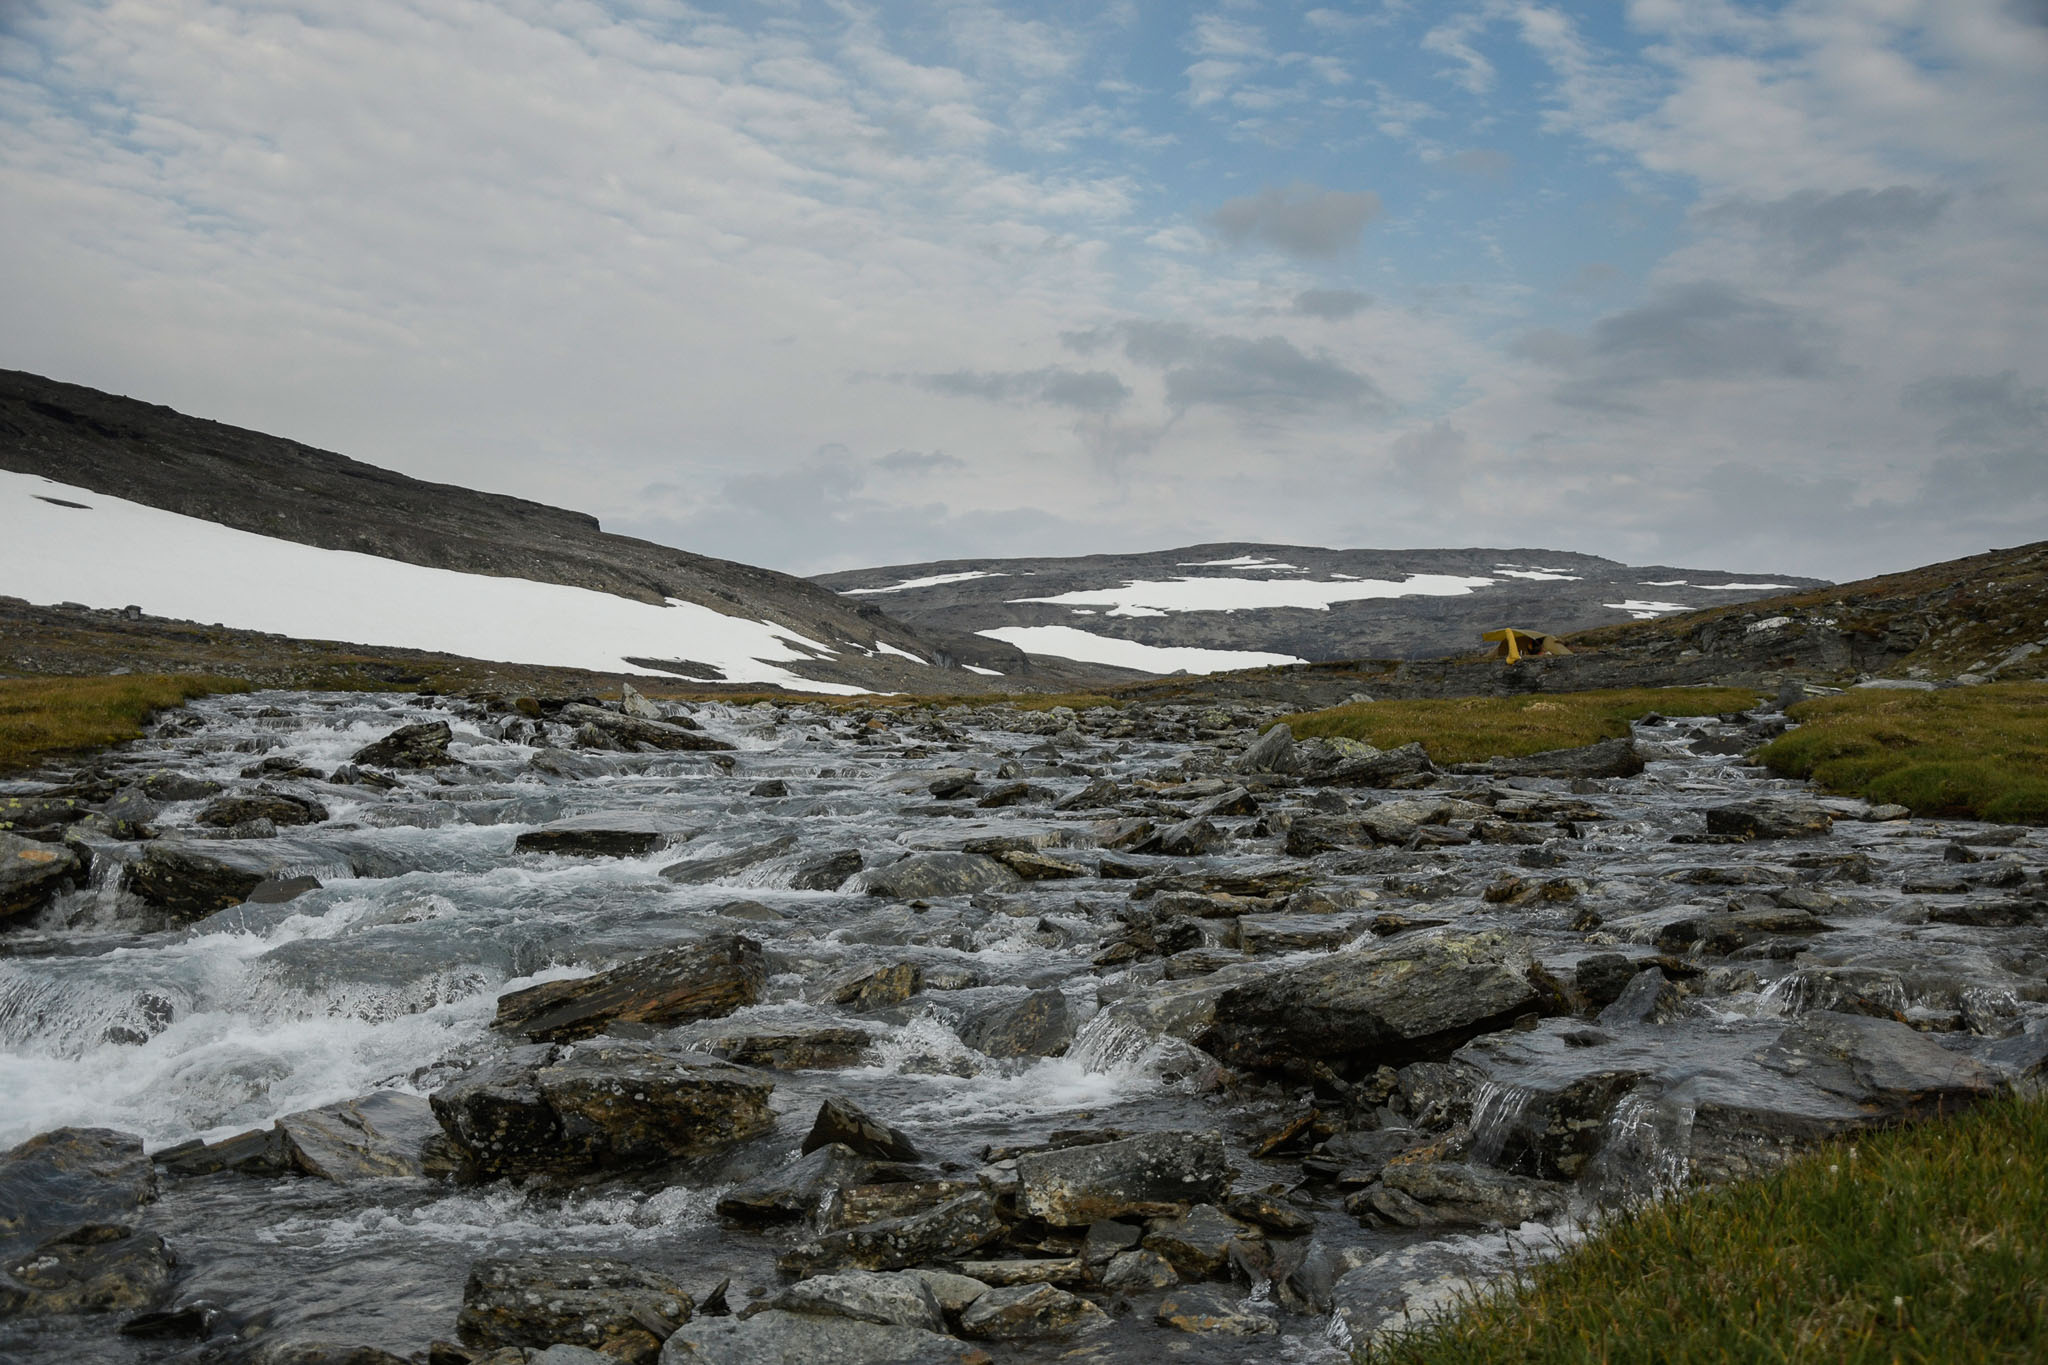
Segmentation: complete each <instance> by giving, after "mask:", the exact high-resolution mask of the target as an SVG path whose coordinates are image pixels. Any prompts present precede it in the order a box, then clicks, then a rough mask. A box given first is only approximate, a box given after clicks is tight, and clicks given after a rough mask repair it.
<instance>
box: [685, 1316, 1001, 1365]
mask: <svg viewBox="0 0 2048 1365" xmlns="http://www.w3.org/2000/svg"><path fill="white" fill-rule="evenodd" d="M661 1365H990V1356H989V1354H988V1352H986V1351H984V1350H982V1349H980V1348H979V1347H977V1346H971V1345H969V1344H968V1343H966V1342H964V1341H955V1340H954V1339H953V1338H951V1337H948V1336H942V1335H940V1334H939V1333H937V1332H930V1331H926V1330H924V1329H923V1328H918V1327H899V1326H886V1325H884V1324H881V1323H874V1322H858V1321H855V1320H853V1319H850V1318H844V1317H837V1316H823V1315H817V1314H810V1313H792V1312H789V1311H787V1310H784V1309H780V1308H775V1309H770V1310H769V1311H767V1312H765V1313H760V1314H757V1315H755V1316H753V1317H750V1318H744V1319H742V1318H700V1319H698V1320H697V1321H695V1322H692V1323H690V1324H688V1325H687V1326H685V1327H683V1328H681V1329H679V1330H678V1331H677V1332H676V1333H675V1335H674V1336H671V1337H670V1338H669V1339H668V1341H667V1343H666V1344H665V1345H663V1347H662V1348H661Z"/></svg>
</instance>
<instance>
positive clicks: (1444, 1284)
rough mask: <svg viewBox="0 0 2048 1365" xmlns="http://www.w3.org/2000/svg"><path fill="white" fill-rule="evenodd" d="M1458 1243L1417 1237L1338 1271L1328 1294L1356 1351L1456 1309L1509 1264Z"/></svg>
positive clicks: (1346, 1337)
mask: <svg viewBox="0 0 2048 1365" xmlns="http://www.w3.org/2000/svg"><path fill="white" fill-rule="evenodd" d="M1507 1268H1508V1267H1507V1266H1499V1265H1496V1264H1494V1263H1493V1262H1491V1261H1489V1260H1488V1259H1487V1258H1485V1257H1484V1256H1483V1255H1482V1254H1481V1253H1479V1252H1477V1251H1476V1250H1475V1249H1473V1248H1471V1247H1469V1246H1467V1245H1461V1244H1459V1243H1457V1242H1419V1243H1417V1244H1415V1245H1413V1246H1405V1247H1399V1248H1396V1249H1395V1250H1393V1251H1388V1252H1384V1253H1382V1254H1381V1255H1379V1256H1376V1257H1374V1258H1373V1259H1372V1260H1370V1261H1368V1262H1366V1263H1365V1264H1364V1265H1362V1266H1359V1267H1358V1268H1356V1269H1355V1270H1351V1271H1349V1272H1347V1273H1345V1274H1344V1275H1342V1276H1340V1277H1339V1278H1338V1280H1337V1281H1336V1283H1335V1285H1334V1286H1333V1287H1332V1289H1331V1293H1330V1298H1331V1301H1332V1305H1333V1307H1334V1309H1335V1311H1336V1315H1337V1320H1338V1321H1339V1322H1340V1323H1342V1325H1343V1327H1344V1329H1345V1333H1346V1335H1345V1336H1344V1337H1343V1338H1342V1340H1344V1341H1345V1342H1347V1343H1348V1344H1349V1345H1350V1346H1351V1347H1352V1348H1353V1349H1354V1350H1358V1349H1369V1348H1371V1347H1373V1346H1377V1345H1384V1344H1385V1343H1387V1342H1388V1341H1390V1340H1391V1339H1393V1338H1395V1337H1398V1336H1401V1335H1403V1334H1405V1333H1407V1332H1410V1331H1413V1330H1414V1329H1416V1328H1418V1327H1422V1326H1425V1325H1426V1324H1427V1323H1428V1322H1430V1321H1431V1320H1432V1319H1434V1318H1437V1317H1439V1316H1442V1315H1444V1314H1446V1313H1452V1312H1456V1311H1457V1310H1458V1309H1459V1308H1461V1307H1462V1306H1463V1305H1464V1304H1465V1303H1467V1302H1469V1301H1470V1299H1471V1298H1472V1297H1473V1296H1474V1295H1476V1294H1477V1293H1479V1292H1480V1291H1482V1290H1483V1289H1485V1288H1486V1286H1487V1284H1488V1283H1489V1282H1490V1281H1491V1279H1492V1278H1493V1276H1494V1275H1495V1274H1496V1273H1498V1271H1499V1270H1502V1269H1507Z"/></svg>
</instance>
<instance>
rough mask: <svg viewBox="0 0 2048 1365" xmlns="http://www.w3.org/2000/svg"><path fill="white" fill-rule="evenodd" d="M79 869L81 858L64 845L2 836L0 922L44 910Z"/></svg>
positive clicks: (0, 843) (13, 836)
mask: <svg viewBox="0 0 2048 1365" xmlns="http://www.w3.org/2000/svg"><path fill="white" fill-rule="evenodd" d="M79 870H80V869H79V862H78V855H77V854H76V853H73V852H72V851H71V850H70V849H68V848H66V847H64V845H62V844H45V843H41V842H38V841H37V840H34V839H24V838H22V837H21V836H20V835H18V834H6V833H0V922H5V921H7V920H10V919H14V918H16V917H17V916H23V915H29V914H33V913H34V912H35V911H37V910H40V909H42V908H43V906H44V905H45V904H47V903H48V902H49V899H50V897H52V896H54V895H56V894H57V892H58V891H59V890H61V889H62V888H63V886H64V884H65V883H66V882H67V881H69V880H70V879H72V878H73V877H75V876H77V875H78V873H79Z"/></svg>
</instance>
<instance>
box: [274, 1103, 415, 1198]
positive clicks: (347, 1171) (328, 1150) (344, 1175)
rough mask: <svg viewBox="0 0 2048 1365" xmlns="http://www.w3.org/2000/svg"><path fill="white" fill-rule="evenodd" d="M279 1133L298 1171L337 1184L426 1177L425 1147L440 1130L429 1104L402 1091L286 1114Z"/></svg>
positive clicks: (290, 1161)
mask: <svg viewBox="0 0 2048 1365" xmlns="http://www.w3.org/2000/svg"><path fill="white" fill-rule="evenodd" d="M276 1129H277V1133H278V1135H279V1141H280V1146H281V1149H282V1151H283V1153H284V1156H285V1159H286V1160H287V1161H288V1162H289V1163H290V1165H291V1167H292V1168H293V1169H294V1170H297V1171H299V1172H300V1173H301V1174H304V1175H309V1176H313V1177H315V1178H317V1179H321V1180H331V1181H333V1182H334V1183H335V1184H337V1185H350V1184H354V1183H355V1182H357V1181H360V1180H382V1179H389V1178H391V1177H394V1176H419V1175H423V1174H425V1167H424V1164H423V1162H422V1160H421V1149H422V1146H423V1144H425V1143H426V1141H427V1140H428V1139H429V1138H432V1137H435V1136H438V1135H439V1133H440V1131H441V1129H440V1125H439V1124H437V1123H436V1122H435V1121H434V1113H433V1107H432V1106H431V1105H430V1104H429V1103H428V1102H427V1101H426V1100H424V1099H422V1098H420V1097H419V1096H418V1095H408V1094H405V1093H404V1092H402V1091H397V1090H379V1091H377V1092H375V1093H374V1094H369V1095H364V1096H361V1097H359V1098H357V1099H353V1100H344V1101H342V1102H341V1103H339V1104H330V1105H324V1106H322V1107H321V1108H318V1109H305V1110H301V1111H300V1112H298V1113H296V1114H287V1115H286V1116H285V1117H283V1118H281V1119H279V1120H278V1121H277V1124H276Z"/></svg>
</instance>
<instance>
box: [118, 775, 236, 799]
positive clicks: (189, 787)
mask: <svg viewBox="0 0 2048 1365" xmlns="http://www.w3.org/2000/svg"><path fill="white" fill-rule="evenodd" d="M137 785H139V786H140V787H141V788H142V793H143V795H145V796H147V797H149V799H150V800H152V801H204V800H205V799H206V798H207V797H209V796H218V795H220V792H221V785H220V783H218V782H216V781H214V780H213V779H212V778H210V777H194V776H192V775H191V774H190V773H181V772H178V771H177V770H176V769H172V768H160V769H158V770H157V771H155V772H152V773H146V774H144V775H143V777H142V780H141V781H140V782H139V783H138V784H137Z"/></svg>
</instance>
